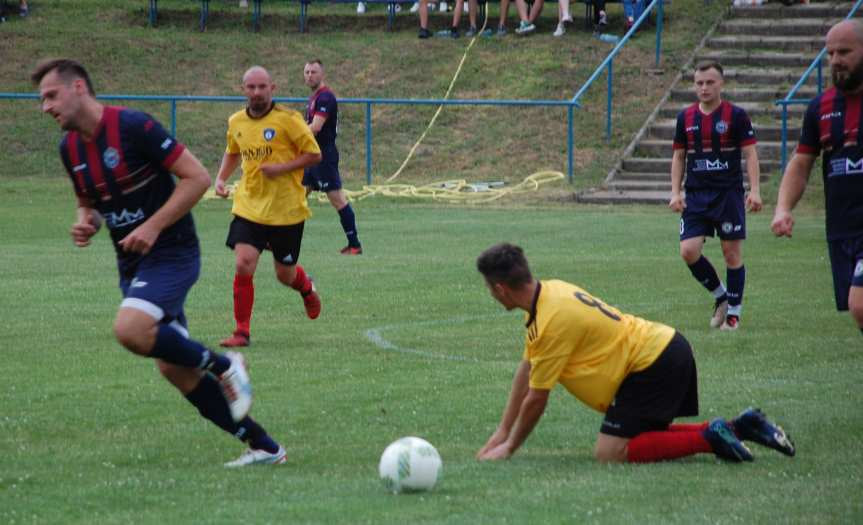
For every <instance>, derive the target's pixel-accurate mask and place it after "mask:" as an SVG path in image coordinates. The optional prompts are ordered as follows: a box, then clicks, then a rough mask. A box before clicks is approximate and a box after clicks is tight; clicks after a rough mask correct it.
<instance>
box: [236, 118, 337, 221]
mask: <svg viewBox="0 0 863 525" xmlns="http://www.w3.org/2000/svg"><path fill="white" fill-rule="evenodd" d="M225 152H226V153H230V154H234V155H236V154H240V155H242V170H243V176H242V178H241V179H240V182H239V183H238V184H237V185H236V187H235V189H234V205H233V207H232V208H231V213H233V214H234V215H239V216H240V217H243V218H244V219H248V220H250V221H252V222H256V223H259V224H267V225H271V226H288V225H291V224H298V223H300V222H303V221H305V220H306V219H308V218H309V217H311V216H312V212H311V210H309V206H308V203H307V202H306V190H305V188H304V187H303V170H302V169H297V170H294V171H291V172H290V173H283V174H281V175H279V176H277V177H268V176H266V175H264V174H263V172H262V171H261V165H262V164H275V163H282V162H290V161H291V160H293V159H295V158H297V157H298V156H300V155H301V154H303V153H320V152H321V150H320V148H319V147H318V142H317V141H316V140H315V136H314V135H313V134H312V131H311V130H310V129H309V126H308V124H306V121H305V120H304V119H303V116H302V115H301V114H300V113H299V112H298V111H294V110H292V109H289V108H286V107H284V106H281V105H280V104H274V105H273V108H272V109H271V110H270V111H269V112H267V114H266V115H264V116H262V117H259V118H253V117H251V116H249V114H248V112H247V111H246V110H245V109H244V110H241V111H237V112H236V113H234V114H233V115H231V117H230V118H229V119H228V145H227V147H226V148H225Z"/></svg>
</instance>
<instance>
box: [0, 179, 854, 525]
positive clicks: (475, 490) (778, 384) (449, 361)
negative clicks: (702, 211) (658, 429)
mask: <svg viewBox="0 0 863 525" xmlns="http://www.w3.org/2000/svg"><path fill="white" fill-rule="evenodd" d="M4 184H5V187H4V189H5V191H4V192H3V193H2V195H0V236H2V239H3V246H4V249H3V251H2V255H0V268H2V269H3V279H2V280H0V297H2V304H3V312H4V316H3V317H4V326H5V334H6V338H7V339H6V341H7V342H6V343H5V344H4V345H3V357H4V359H3V374H4V376H5V377H4V383H5V387H4V388H3V389H0V406H2V407H3V409H2V417H0V522H3V523H130V522H132V523H159V522H161V523H185V522H218V523H236V522H240V521H244V522H248V523H411V522H438V523H443V522H445V523H527V522H530V523H579V522H599V523H693V522H701V523H705V522H709V523H734V522H740V523H768V522H770V523H775V522H790V523H854V522H860V520H861V519H863V503H861V499H860V494H861V491H863V482H861V473H863V457H861V454H860V435H861V432H863V412H861V410H860V406H861V402H863V392H861V390H860V387H859V381H860V377H861V374H863V362H861V359H860V354H859V351H860V334H859V332H858V331H857V330H856V329H854V328H853V327H852V324H851V321H850V319H849V318H848V316H847V315H840V314H838V313H836V312H835V311H834V309H833V305H832V302H831V301H832V299H831V297H832V296H831V293H832V292H831V283H830V276H829V268H828V264H827V262H826V261H825V252H826V250H825V246H824V242H823V240H822V239H823V231H822V227H823V217H821V216H820V215H818V214H803V215H801V216H800V217H799V218H798V220H799V224H798V229H797V233H796V235H795V237H794V239H793V240H791V241H787V240H777V239H774V238H773V237H772V235H771V234H770V233H769V231H768V216H766V215H761V216H752V217H751V218H750V225H749V228H750V237H749V240H748V241H747V245H746V263H747V268H748V283H747V289H746V298H745V312H744V319H743V324H742V328H741V330H740V331H739V332H738V333H734V334H724V333H719V332H716V331H711V330H709V329H708V328H707V318H708V316H709V311H710V307H711V300H710V299H709V297H707V295H706V293H705V292H703V291H702V290H701V289H700V287H699V286H698V285H697V283H695V282H694V281H693V280H692V279H691V277H690V276H689V273H688V271H687V270H686V268H685V267H684V265H683V264H682V262H680V261H679V259H678V256H677V254H676V251H677V247H676V245H677V240H676V231H677V218H676V217H675V216H674V215H673V214H671V213H666V212H663V211H659V210H655V209H649V208H639V207H633V208H626V207H624V208H613V209H612V208H588V209H584V208H580V209H573V208H571V207H567V206H545V207H532V208H522V209H518V210H517V212H514V210H512V209H507V208H488V209H462V208H457V207H452V208H440V207H429V206H421V205H406V204H403V203H401V204H400V203H395V202H392V201H386V200H368V201H362V202H361V203H357V204H356V205H355V206H356V209H357V214H358V218H359V226H360V228H361V230H360V231H361V234H362V239H363V241H364V246H365V248H366V254H364V255H363V256H361V257H353V258H345V257H342V256H338V255H337V250H338V248H339V247H341V245H342V244H343V239H342V234H341V231H340V228H339V226H338V223H337V221H336V217H335V214H334V212H333V211H332V210H331V209H330V208H328V207H324V206H321V205H315V206H314V213H315V217H314V218H313V219H312V221H310V222H309V224H308V227H307V230H306V232H307V233H306V237H305V242H304V245H303V254H302V262H303V263H304V264H305V266H306V268H307V269H308V270H309V271H310V272H312V274H313V275H314V277H315V278H316V281H317V283H318V286H319V290H320V292H321V294H322V297H323V301H324V311H323V314H322V316H321V317H320V318H319V319H318V320H316V321H309V320H307V319H305V317H304V315H303V311H302V306H301V303H300V301H299V299H298V298H297V297H296V295H295V294H294V293H293V292H291V291H288V290H286V289H285V288H282V287H280V286H278V285H277V284H276V282H275V279H274V278H273V274H272V269H271V268H270V267H268V266H267V265H264V266H262V267H261V269H260V270H259V274H258V278H257V281H256V282H257V303H256V306H255V316H254V319H253V326H252V329H253V337H254V346H252V347H251V348H249V349H248V352H247V356H248V360H249V361H250V365H251V373H252V377H253V380H254V382H255V387H256V392H257V399H256V405H255V409H254V414H255V416H256V417H257V418H258V419H259V420H260V421H261V422H262V423H263V424H265V425H266V426H267V427H268V429H269V430H270V431H271V432H272V433H273V434H274V435H275V436H276V437H277V438H278V439H280V440H282V441H283V442H284V444H285V445H286V447H287V449H288V453H289V456H290V460H289V462H288V463H287V464H286V465H284V466H282V467H275V468H256V469H246V470H241V471H226V470H225V469H224V468H223V467H222V466H221V464H222V463H223V462H224V461H226V460H228V459H232V457H234V456H236V455H238V454H239V452H240V451H241V446H240V444H239V443H238V442H236V441H235V440H233V438H231V437H229V436H227V435H225V434H223V433H222V432H221V431H219V430H217V429H216V428H215V427H212V426H211V425H209V424H208V423H206V422H205V421H203V420H201V419H200V418H198V417H197V414H196V412H195V411H194V410H193V409H192V408H191V406H189V405H188V404H187V403H186V402H185V401H184V400H183V399H182V398H180V397H179V396H178V395H177V394H176V392H175V391H173V390H172V389H171V388H170V387H169V386H167V384H166V383H165V382H163V381H162V380H161V379H160V377H159V376H158V374H157V373H156V371H155V370H154V368H153V366H152V363H150V362H148V361H147V360H146V359H141V358H136V357H134V356H132V355H130V354H128V353H127V352H126V351H124V350H122V349H121V348H120V347H119V346H118V345H117V344H116V343H115V342H114V341H113V339H112V337H111V333H110V330H111V319H112V316H113V314H114V312H115V310H116V307H117V304H118V300H119V294H118V292H117V290H116V288H115V282H116V281H115V279H116V277H115V269H114V262H113V254H112V251H111V248H110V246H109V242H108V241H107V238H106V237H105V235H104V233H100V235H99V237H98V238H97V240H96V242H95V244H94V246H92V247H91V248H89V249H84V250H80V249H76V248H74V247H73V246H72V245H71V243H70V242H69V240H68V237H67V234H66V230H67V228H68V224H69V222H70V217H71V216H72V206H71V200H72V199H71V196H70V191H69V188H68V185H67V183H65V182H64V181H57V180H48V181H46V180H41V179H14V180H7V181H5V183H4ZM514 217H517V218H518V220H514ZM196 218H197V222H198V227H199V231H200V234H201V238H202V245H203V252H204V266H203V272H202V276H201V279H200V281H199V283H198V284H197V285H196V287H195V288H194V289H193V292H192V294H191V296H190V297H189V301H188V304H187V307H188V308H187V309H188V312H189V314H190V322H191V328H192V332H193V334H194V335H195V336H197V337H198V338H200V339H201V340H203V341H205V342H206V343H208V344H211V345H214V344H215V343H216V342H217V341H218V339H219V338H220V337H222V336H224V335H226V334H227V333H228V331H229V330H230V329H231V321H230V319H231V310H230V308H231V307H230V304H231V302H230V301H231V299H230V281H231V277H232V256H231V253H230V252H229V251H228V250H227V249H225V248H224V247H223V244H222V243H223V239H224V235H225V231H226V227H227V223H228V220H229V214H228V205H227V203H224V202H221V201H205V202H203V203H202V204H200V205H199V206H198V208H197V209H196ZM500 240H510V241H513V242H517V243H520V244H522V245H523V246H524V247H525V249H526V251H527V254H528V256H529V257H530V259H531V261H532V264H533V269H534V271H535V273H536V274H538V276H540V277H542V278H551V277H556V278H563V279H567V280H571V281H573V282H576V283H579V284H581V285H583V286H584V287H586V288H587V289H588V290H590V291H592V292H593V293H594V294H596V295H598V296H599V297H601V298H603V299H605V300H606V301H607V302H609V303H611V304H613V305H616V306H619V307H621V308H622V309H624V310H625V311H628V312H631V313H634V314H638V315H642V316H645V317H647V318H649V319H654V320H659V321H663V322H666V323H668V324H671V325H673V326H675V327H677V328H678V329H679V330H680V331H681V332H683V333H684V334H685V335H686V336H687V337H688V338H689V339H690V341H691V342H692V344H693V346H694V348H695V350H696V359H697V362H698V369H699V376H700V398H701V411H702V414H701V416H702V417H703V418H710V417H715V416H717V415H723V416H731V415H734V414H736V413H737V412H738V411H739V410H740V409H742V408H744V407H746V406H749V405H756V406H760V407H762V408H763V409H764V410H765V411H766V412H767V413H768V414H769V415H771V416H772V417H774V418H775V419H776V420H778V421H779V422H780V423H781V424H783V425H784V426H785V428H786V430H788V431H789V433H790V434H791V435H792V436H793V437H794V439H795V440H796V442H797V446H798V450H799V452H798V455H797V457H795V458H793V459H788V458H785V457H784V456H780V455H779V454H777V453H775V452H773V451H770V450H767V449H763V448H758V449H756V450H754V452H755V453H756V461H755V463H753V464H745V465H728V464H720V463H717V462H716V461H715V460H714V459H713V457H712V456H707V455H702V456H698V457H695V458H690V459H687V460H682V461H676V462H673V463H667V464H658V465H650V466H602V465H598V464H596V463H595V462H594V461H593V460H592V456H591V451H592V445H593V440H594V436H595V434H596V431H597V429H598V426H599V422H600V415H599V414H596V413H593V412H591V411H590V410H588V409H586V408H585V407H583V406H581V405H579V404H578V402H577V401H575V400H574V399H573V398H571V397H570V396H569V395H568V394H566V393H564V392H562V391H561V389H557V390H555V391H554V392H553V395H552V399H551V402H550V404H549V407H548V410H547V412H546V415H545V417H544V418H543V420H542V421H541V422H540V424H539V426H538V428H537V430H536V431H535V432H534V434H533V435H532V436H531V437H530V439H529V440H528V441H527V443H526V444H525V446H524V447H523V448H522V449H521V450H520V451H519V453H518V454H517V455H516V456H514V458H513V459H512V460H510V461H508V462H503V463H495V464H488V463H478V462H476V461H475V460H474V459H473V455H474V453H475V452H476V450H477V449H478V448H479V447H480V446H481V445H482V444H483V443H484V441H485V439H486V438H487V437H488V435H489V434H490V433H491V431H492V430H493V429H494V427H495V425H496V424H497V421H498V417H499V414H500V411H501V409H502V407H503V404H504V402H505V397H506V395H507V393H508V388H509V382H510V378H511V374H512V371H513V370H514V367H515V365H516V363H517V361H518V359H519V356H520V352H521V345H522V338H523V333H522V332H523V328H522V325H521V323H522V320H521V316H520V315H518V314H515V313H506V312H504V311H503V310H502V309H501V308H500V307H499V306H498V305H497V304H496V303H495V302H494V301H493V300H492V299H491V297H489V296H488V295H487V292H486V290H485V288H484V286H483V284H482V281H481V279H480V277H479V275H478V274H477V273H476V271H475V269H474V260H475V257H476V255H477V254H478V253H479V251H481V250H482V249H483V248H485V247H487V246H488V245H490V244H491V243H493V242H497V241H500ZM706 253H707V254H708V256H710V257H712V258H713V259H714V260H718V259H719V258H720V256H719V253H718V245H717V244H716V243H710V244H709V245H708V247H707V250H706ZM404 435H419V436H422V437H424V438H426V439H428V440H430V441H431V442H432V443H434V444H435V445H436V446H437V447H438V449H439V451H440V453H441V455H442V456H443V459H444V469H445V474H444V479H443V482H442V484H441V485H440V486H439V487H438V489H437V490H435V491H434V492H433V493H429V494H424V495H410V496H392V495H390V494H387V493H386V492H385V491H384V490H383V487H382V486H381V485H380V483H379V482H378V480H377V474H376V467H377V460H378V457H379V454H380V453H381V452H382V451H383V449H384V447H385V446H386V445H387V444H388V443H389V442H390V441H392V440H394V439H395V438H397V437H400V436H404Z"/></svg>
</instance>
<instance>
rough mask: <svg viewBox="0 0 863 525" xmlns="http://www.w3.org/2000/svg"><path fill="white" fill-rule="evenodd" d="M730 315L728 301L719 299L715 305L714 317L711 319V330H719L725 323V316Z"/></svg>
mask: <svg viewBox="0 0 863 525" xmlns="http://www.w3.org/2000/svg"><path fill="white" fill-rule="evenodd" d="M727 313H728V300H727V299H722V300H719V299H717V300H716V302H715V303H714V304H713V315H712V316H711V317H710V328H719V327H720V326H722V324H723V323H724V322H725V315H726V314H727Z"/></svg>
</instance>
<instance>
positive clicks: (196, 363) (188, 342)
mask: <svg viewBox="0 0 863 525" xmlns="http://www.w3.org/2000/svg"><path fill="white" fill-rule="evenodd" d="M150 357H152V358H154V359H161V360H162V361H165V362H166V363H171V364H172V365H179V366H185V367H188V368H199V369H201V370H210V371H211V372H213V373H214V374H216V375H221V374H223V373H224V372H225V370H227V369H228V368H230V366H231V361H230V360H229V359H228V358H227V357H225V356H223V355H220V354H217V353H215V352H211V351H210V350H208V349H207V347H206V346H204V345H202V344H201V343H199V342H197V341H195V340H193V339H188V338H187V337H185V336H183V334H181V333H180V332H178V331H177V330H176V329H175V328H173V327H171V326H168V325H166V324H160V325H159V331H158V333H157V334H156V344H154V345H153V349H152V350H150Z"/></svg>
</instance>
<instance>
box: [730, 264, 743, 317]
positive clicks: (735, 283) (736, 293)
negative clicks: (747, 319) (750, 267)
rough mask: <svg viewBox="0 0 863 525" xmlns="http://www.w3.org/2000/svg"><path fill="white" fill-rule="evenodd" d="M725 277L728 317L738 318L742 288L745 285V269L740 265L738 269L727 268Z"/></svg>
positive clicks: (741, 301) (741, 300)
mask: <svg viewBox="0 0 863 525" xmlns="http://www.w3.org/2000/svg"><path fill="white" fill-rule="evenodd" d="M725 275H726V279H727V280H728V315H736V316H737V317H740V309H741V304H742V303H743V287H744V286H745V284H746V267H745V266H742V265H741V266H740V268H728V269H727V270H726V274H725Z"/></svg>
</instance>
